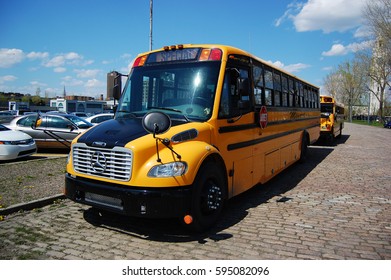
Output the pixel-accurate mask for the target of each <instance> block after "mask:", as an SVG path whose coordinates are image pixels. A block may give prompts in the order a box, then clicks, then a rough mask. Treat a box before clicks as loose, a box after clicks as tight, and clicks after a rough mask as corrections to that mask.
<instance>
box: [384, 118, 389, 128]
mask: <svg viewBox="0 0 391 280" xmlns="http://www.w3.org/2000/svg"><path fill="white" fill-rule="evenodd" d="M384 128H391V118H390V119H385V120H384Z"/></svg>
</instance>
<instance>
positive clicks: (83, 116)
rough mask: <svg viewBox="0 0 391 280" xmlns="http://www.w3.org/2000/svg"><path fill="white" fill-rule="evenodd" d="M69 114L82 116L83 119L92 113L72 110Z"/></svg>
mask: <svg viewBox="0 0 391 280" xmlns="http://www.w3.org/2000/svg"><path fill="white" fill-rule="evenodd" d="M71 115H75V116H78V117H80V118H84V119H85V118H88V117H91V116H92V114H90V113H86V112H73V113H71Z"/></svg>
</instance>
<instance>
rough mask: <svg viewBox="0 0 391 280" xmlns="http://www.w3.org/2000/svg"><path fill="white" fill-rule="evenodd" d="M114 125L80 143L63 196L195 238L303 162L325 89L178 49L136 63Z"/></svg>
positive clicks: (262, 67)
mask: <svg viewBox="0 0 391 280" xmlns="http://www.w3.org/2000/svg"><path fill="white" fill-rule="evenodd" d="M114 96H116V97H118V98H119V103H118V108H117V111H116V115H115V118H114V119H113V120H109V121H107V122H104V123H102V124H100V125H98V126H95V127H94V128H92V129H90V130H88V131H87V132H85V133H84V134H82V135H81V136H80V137H78V138H75V140H74V141H73V143H72V149H71V152H70V155H69V159H68V163H67V173H66V184H65V194H66V196H67V197H68V198H70V199H72V200H73V201H76V202H80V203H83V204H87V205H91V206H93V207H96V208H98V209H105V210H109V211H113V212H117V213H121V214H125V215H129V216H136V217H145V218H166V217H177V218H180V219H181V220H182V221H183V222H184V223H185V224H187V225H189V226H191V227H192V228H194V229H196V230H203V229H206V228H208V227H210V226H212V225H213V224H214V223H216V221H217V220H218V218H219V216H220V214H221V211H222V209H223V206H224V204H225V201H226V200H227V199H229V198H231V197H234V196H236V195H238V194H240V193H243V192H244V191H246V190H248V189H250V188H251V187H253V186H255V185H257V184H259V183H261V184H262V183H265V182H267V181H268V180H269V179H271V178H273V177H274V176H276V175H277V174H279V173H280V172H281V171H282V170H284V169H285V168H287V167H288V166H290V165H292V164H293V163H295V162H297V161H299V160H300V159H301V160H303V159H304V158H305V156H306V152H307V147H308V145H310V144H311V143H313V142H315V141H316V140H317V139H318V137H319V120H320V105H319V88H318V87H316V86H314V85H312V84H310V83H308V82H306V81H304V80H302V79H300V78H298V77H296V76H293V75H291V74H289V73H287V72H285V71H283V70H281V69H278V68H276V67H275V66H273V65H271V64H269V63H267V62H266V61H263V60H262V59H260V58H257V57H255V56H253V55H251V54H249V53H247V52H245V51H243V50H240V49H237V48H234V47H229V46H223V45H173V46H167V47H164V48H162V49H158V50H155V51H151V52H147V53H143V54H140V55H139V56H138V57H137V58H136V59H135V61H134V63H133V67H132V69H131V71H130V73H129V75H128V79H127V82H126V85H125V86H124V89H123V92H122V93H119V91H118V86H116V87H115V92H114Z"/></svg>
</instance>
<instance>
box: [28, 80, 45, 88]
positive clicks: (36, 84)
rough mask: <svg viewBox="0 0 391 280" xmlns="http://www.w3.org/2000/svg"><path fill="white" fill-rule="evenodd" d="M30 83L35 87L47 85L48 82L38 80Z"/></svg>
mask: <svg viewBox="0 0 391 280" xmlns="http://www.w3.org/2000/svg"><path fill="white" fill-rule="evenodd" d="M30 85H32V86H34V87H45V86H47V84H45V83H41V82H38V81H31V82H30Z"/></svg>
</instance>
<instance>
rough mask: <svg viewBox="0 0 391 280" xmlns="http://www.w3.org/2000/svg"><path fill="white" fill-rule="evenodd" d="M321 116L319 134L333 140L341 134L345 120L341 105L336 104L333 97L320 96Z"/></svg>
mask: <svg viewBox="0 0 391 280" xmlns="http://www.w3.org/2000/svg"><path fill="white" fill-rule="evenodd" d="M320 106H321V118H320V135H321V137H322V138H325V139H326V140H331V141H332V140H334V139H335V138H339V137H341V135H342V130H343V127H344V121H345V110H344V107H343V105H341V104H338V103H337V102H336V101H335V99H334V98H333V97H330V96H323V95H322V96H320Z"/></svg>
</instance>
